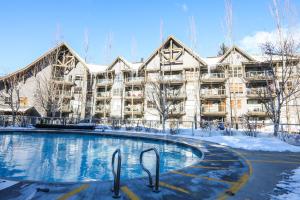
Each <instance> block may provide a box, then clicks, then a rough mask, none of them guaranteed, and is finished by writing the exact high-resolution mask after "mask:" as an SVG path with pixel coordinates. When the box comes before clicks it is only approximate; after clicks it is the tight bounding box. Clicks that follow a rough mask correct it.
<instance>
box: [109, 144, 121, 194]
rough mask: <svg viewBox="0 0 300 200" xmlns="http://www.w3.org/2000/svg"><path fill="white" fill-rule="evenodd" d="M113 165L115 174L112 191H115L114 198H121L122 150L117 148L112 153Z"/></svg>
mask: <svg viewBox="0 0 300 200" xmlns="http://www.w3.org/2000/svg"><path fill="white" fill-rule="evenodd" d="M116 154H118V165H117V173H116V172H115V156H116ZM111 167H112V173H113V176H114V186H113V188H112V191H113V192H114V194H113V196H112V197H113V198H115V199H117V198H120V197H121V195H120V176H121V150H120V149H117V150H115V152H114V153H113V155H112V162H111Z"/></svg>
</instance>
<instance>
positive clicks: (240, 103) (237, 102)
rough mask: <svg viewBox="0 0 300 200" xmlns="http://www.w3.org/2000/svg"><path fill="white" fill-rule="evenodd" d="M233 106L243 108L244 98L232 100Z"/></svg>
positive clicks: (231, 104)
mask: <svg viewBox="0 0 300 200" xmlns="http://www.w3.org/2000/svg"><path fill="white" fill-rule="evenodd" d="M230 106H231V108H234V107H237V109H242V100H240V99H236V100H231V101H230Z"/></svg>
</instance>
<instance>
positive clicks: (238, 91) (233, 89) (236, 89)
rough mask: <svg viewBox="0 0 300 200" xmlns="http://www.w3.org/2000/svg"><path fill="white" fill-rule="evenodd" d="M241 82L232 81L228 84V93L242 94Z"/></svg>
mask: <svg viewBox="0 0 300 200" xmlns="http://www.w3.org/2000/svg"><path fill="white" fill-rule="evenodd" d="M243 92H244V91H243V84H242V83H233V84H231V86H230V93H234V94H243Z"/></svg>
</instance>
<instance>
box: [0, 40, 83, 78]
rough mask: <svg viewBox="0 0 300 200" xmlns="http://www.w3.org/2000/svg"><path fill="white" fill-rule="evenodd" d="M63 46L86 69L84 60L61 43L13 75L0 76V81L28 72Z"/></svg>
mask: <svg viewBox="0 0 300 200" xmlns="http://www.w3.org/2000/svg"><path fill="white" fill-rule="evenodd" d="M63 46H65V47H66V48H67V49H68V50H69V51H70V52H71V53H72V54H73V55H74V56H75V58H77V60H78V61H79V62H81V63H82V64H83V65H84V66H85V67H86V68H87V65H86V63H85V62H84V60H83V59H82V58H81V57H80V56H79V55H78V54H77V53H76V51H74V50H73V49H72V48H71V47H70V46H69V45H68V44H67V43H65V42H62V43H60V44H58V45H56V46H55V47H53V48H51V49H49V50H48V51H47V52H46V53H44V54H43V55H41V56H40V57H38V58H37V59H36V60H34V61H33V62H32V63H30V64H28V65H27V66H25V67H23V68H21V69H19V70H17V71H15V72H13V73H10V74H7V75H5V76H2V77H0V80H4V79H7V78H9V77H11V76H13V75H17V74H19V73H22V72H25V71H26V70H29V69H30V68H31V67H32V66H34V65H35V64H36V63H38V62H39V61H40V60H42V59H43V58H45V57H46V56H47V55H49V54H51V53H52V52H54V51H55V50H57V49H59V48H61V47H63Z"/></svg>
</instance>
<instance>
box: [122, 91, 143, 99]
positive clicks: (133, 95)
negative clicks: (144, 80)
mask: <svg viewBox="0 0 300 200" xmlns="http://www.w3.org/2000/svg"><path fill="white" fill-rule="evenodd" d="M142 98H144V93H143V91H141V90H139V91H127V92H125V99H142Z"/></svg>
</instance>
